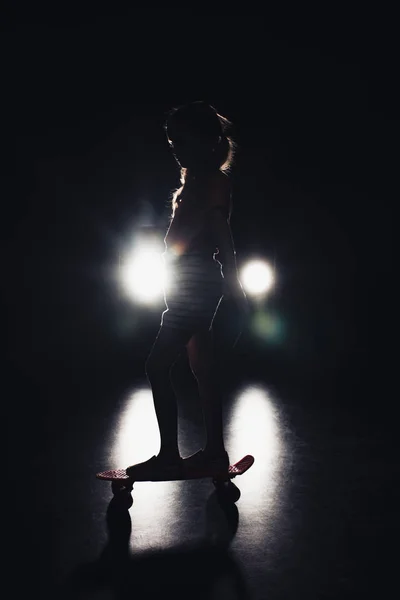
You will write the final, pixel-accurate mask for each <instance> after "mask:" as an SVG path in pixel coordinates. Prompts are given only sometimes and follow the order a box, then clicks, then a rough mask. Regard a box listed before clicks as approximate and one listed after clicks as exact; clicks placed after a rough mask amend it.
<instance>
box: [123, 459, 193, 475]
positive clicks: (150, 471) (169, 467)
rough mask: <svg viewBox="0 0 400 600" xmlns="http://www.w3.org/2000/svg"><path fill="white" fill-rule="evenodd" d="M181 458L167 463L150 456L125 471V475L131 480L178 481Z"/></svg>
mask: <svg viewBox="0 0 400 600" xmlns="http://www.w3.org/2000/svg"><path fill="white" fill-rule="evenodd" d="M182 464H183V460H182V458H180V459H178V460H177V461H175V462H173V463H167V462H165V460H163V459H160V458H159V457H158V456H152V457H151V458H149V460H146V461H144V462H141V463H137V464H135V465H131V466H130V467H128V468H127V469H126V474H127V475H128V476H129V477H132V478H136V479H138V478H141V479H145V480H150V479H154V478H155V479H164V478H165V479H175V478H176V479H180V478H181V475H182Z"/></svg>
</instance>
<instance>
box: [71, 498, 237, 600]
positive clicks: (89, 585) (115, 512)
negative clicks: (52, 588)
mask: <svg viewBox="0 0 400 600" xmlns="http://www.w3.org/2000/svg"><path fill="white" fill-rule="evenodd" d="M131 503H132V500H131V496H130V494H126V495H125V496H124V495H120V497H117V496H114V497H113V498H112V500H111V502H110V504H109V506H108V509H107V516H106V523H107V530H108V542H107V544H106V546H105V548H104V549H103V551H102V552H101V554H100V557H99V558H98V559H97V560H96V561H95V562H93V563H89V564H85V565H82V566H80V567H79V568H78V569H77V570H76V571H75V573H74V574H73V575H72V577H71V579H70V581H69V582H68V585H67V588H68V589H67V590H66V591H68V592H69V593H72V594H74V595H75V594H79V597H81V594H82V593H85V592H87V593H88V594H91V593H93V592H95V591H100V590H101V591H106V590H108V591H109V592H110V593H111V594H112V597H113V598H126V597H127V596H128V597H130V596H132V597H133V595H136V596H137V597H140V598H144V597H145V598H148V599H149V600H150V599H152V598H160V597H162V596H164V597H170V596H172V595H173V597H174V599H175V600H179V599H180V598H187V597H189V596H190V597H191V598H193V600H196V599H199V600H200V599H206V598H218V599H221V600H222V599H223V598H237V599H246V598H249V595H248V591H247V587H246V583H245V580H244V577H243V574H242V572H241V570H240V568H239V566H238V565H237V563H236V561H235V560H234V558H233V557H232V555H231V553H230V552H229V550H228V548H229V545H230V543H231V541H232V539H233V538H234V536H235V534H236V531H237V528H238V523H239V513H238V509H237V507H236V505H235V504H234V503H233V502H229V501H226V500H224V499H222V498H220V496H219V495H218V494H217V492H213V494H211V496H210V497H209V499H208V501H207V506H206V532H205V539H204V540H203V541H202V542H201V543H200V544H198V545H197V546H194V547H193V546H182V547H178V548H175V549H167V550H162V549H161V550H157V551H153V552H146V553H144V554H140V555H138V556H135V555H133V554H132V552H131V550H130V539H131V535H132V533H133V534H134V532H132V522H131V517H130V514H129V508H130V506H131Z"/></svg>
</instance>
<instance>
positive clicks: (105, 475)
mask: <svg viewBox="0 0 400 600" xmlns="http://www.w3.org/2000/svg"><path fill="white" fill-rule="evenodd" d="M253 463H254V456H251V455H250V454H247V455H246V456H244V457H243V458H241V459H240V460H239V461H238V462H236V463H235V464H233V465H230V466H229V468H228V471H227V472H226V473H219V474H218V475H216V474H215V473H210V472H209V471H208V472H207V471H206V470H200V469H196V470H194V469H193V470H192V471H187V472H186V473H184V474H183V475H182V477H178V478H177V477H173V478H172V477H171V478H169V477H165V476H164V477H161V476H160V477H159V478H158V477H157V478H154V477H152V478H151V479H150V478H148V477H145V476H144V475H141V476H139V477H130V476H129V475H127V473H126V471H125V469H112V470H110V471H102V472H101V473H97V474H96V477H97V479H101V480H102V481H111V482H112V483H114V484H121V485H124V484H128V485H129V484H131V485H133V483H134V482H135V481H186V480H189V479H206V478H210V479H213V480H214V481H229V480H230V479H233V478H234V477H237V476H238V475H242V474H243V473H245V472H246V471H247V470H248V469H250V467H251V466H252V464H253Z"/></svg>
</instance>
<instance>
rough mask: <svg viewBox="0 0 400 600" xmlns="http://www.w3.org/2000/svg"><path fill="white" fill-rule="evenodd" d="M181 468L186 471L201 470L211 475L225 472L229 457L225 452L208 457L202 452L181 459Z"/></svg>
mask: <svg viewBox="0 0 400 600" xmlns="http://www.w3.org/2000/svg"><path fill="white" fill-rule="evenodd" d="M183 468H184V469H185V471H187V470H201V471H207V472H211V473H220V472H223V473H225V472H227V471H228V468H229V456H228V453H227V452H224V454H222V455H221V454H220V455H219V456H210V455H209V454H206V453H205V452H204V450H199V451H198V452H196V453H195V454H192V455H191V456H188V457H187V458H184V459H183Z"/></svg>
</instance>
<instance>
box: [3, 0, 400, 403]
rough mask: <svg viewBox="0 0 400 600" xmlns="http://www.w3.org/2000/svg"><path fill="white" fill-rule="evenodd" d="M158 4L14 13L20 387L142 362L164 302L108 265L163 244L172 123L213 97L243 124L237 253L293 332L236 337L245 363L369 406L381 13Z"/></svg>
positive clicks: (379, 321)
mask: <svg viewBox="0 0 400 600" xmlns="http://www.w3.org/2000/svg"><path fill="white" fill-rule="evenodd" d="M149 9H150V10H149V11H147V12H136V13H135V12H134V11H130V12H126V13H122V12H121V13H120V14H106V13H101V12H99V13H98V14H96V15H91V16H88V15H84V14H81V15H79V16H78V15H76V14H75V15H73V14H39V13H36V14H30V15H28V14H25V15H24V14H22V13H21V14H19V15H9V16H8V17H7V18H5V19H4V20H3V33H2V45H3V58H4V59H5V60H4V62H5V71H4V73H3V82H4V87H3V97H4V98H5V99H6V101H7V102H6V109H5V110H4V112H3V122H4V125H5V132H6V134H7V136H8V134H9V135H10V141H8V137H6V138H5V139H6V140H7V145H6V161H5V163H4V165H5V167H6V168H5V180H4V181H5V184H4V187H3V190H4V194H3V201H2V213H3V214H2V216H3V218H2V225H3V234H4V235H3V240H4V242H5V245H4V250H3V254H2V258H3V282H2V283H3V299H4V300H5V305H6V311H5V315H6V324H5V330H6V331H7V332H8V334H9V335H8V337H7V342H9V343H7V349H8V357H9V365H10V370H9V373H11V375H12V382H13V381H15V380H20V379H21V377H22V378H24V377H25V378H27V379H28V380H29V381H31V380H40V379H41V378H43V377H53V378H54V379H55V380H57V377H59V374H60V373H62V374H63V376H65V373H66V372H68V371H71V372H72V371H73V370H74V369H82V371H85V370H86V372H87V373H89V372H92V371H94V372H96V371H98V370H101V369H103V367H105V368H107V370H108V372H109V373H116V374H117V376H118V373H119V369H120V367H121V365H125V366H126V367H128V365H133V364H134V363H135V364H136V365H137V368H138V370H139V371H140V370H141V369H142V366H143V361H144V359H145V357H146V355H147V352H148V350H149V348H150V346H151V344H152V342H153V339H154V335H155V333H156V331H157V329H158V324H159V320H160V315H161V312H162V310H164V306H163V305H162V304H161V303H160V305H159V306H156V307H155V308H152V309H150V308H148V309H143V308H139V307H137V306H136V307H135V306H133V305H132V304H130V303H129V302H127V301H125V300H124V299H122V298H121V296H120V294H119V293H118V291H117V288H116V284H115V280H114V273H115V266H116V265H117V264H118V259H119V255H120V252H121V248H123V247H124V244H126V243H128V242H129V239H130V236H131V235H132V233H133V232H134V231H137V228H138V227H141V226H142V225H143V224H144V225H151V226H152V227H154V228H156V230H157V231H158V232H159V233H160V235H162V234H163V232H164V231H165V228H166V226H167V220H168V214H169V207H168V198H169V193H170V191H171V190H172V189H173V188H174V187H175V186H176V185H177V184H178V170H177V167H176V164H175V163H174V159H173V157H172V156H171V155H170V153H169V151H168V147H167V143H166V139H165V134H164V131H163V124H164V120H165V115H166V113H167V111H168V110H169V109H170V108H171V107H173V106H176V105H179V104H182V103H185V102H187V101H193V100H198V99H204V100H206V101H208V102H210V103H211V104H213V105H214V106H215V107H216V108H217V110H218V111H219V112H220V113H222V114H224V115H225V116H227V117H228V118H229V119H230V120H231V121H232V122H233V123H234V135H235V139H236V142H237V143H238V150H237V155H236V162H235V166H234V169H233V172H232V180H233V186H234V197H233V201H234V212H233V215H232V220H231V225H232V229H233V234H234V239H235V245H236V250H237V255H238V259H239V261H242V262H244V261H245V260H246V258H247V257H250V256H252V255H254V254H257V253H258V254H260V255H261V256H264V257H265V258H267V259H268V260H270V261H273V262H274V264H275V266H276V269H277V274H278V285H277V288H276V291H275V293H274V294H273V296H272V297H271V299H270V300H269V305H268V306H269V307H272V308H273V309H274V310H275V311H276V312H277V313H278V314H279V315H280V317H281V318H282V321H283V322H284V323H285V327H286V337H285V339H284V341H283V342H282V343H281V344H278V345H271V344H267V343H265V342H261V341H260V340H257V339H255V338H252V336H251V335H247V336H246V335H244V336H243V339H242V342H241V345H240V346H239V347H238V352H239V356H240V353H242V356H243V361H245V360H247V361H248V363H249V365H250V364H253V363H254V364H255V363H257V364H262V365H263V366H265V368H266V369H267V370H268V372H269V376H270V378H271V380H274V378H275V379H276V380H278V379H279V380H290V381H303V380H307V381H313V380H321V379H322V380H323V381H324V384H326V385H328V386H334V387H335V389H337V390H338V391H339V392H340V390H342V391H343V392H344V390H345V389H349V388H351V389H353V390H354V393H352V402H354V403H355V404H357V405H358V404H361V405H364V404H368V398H370V401H371V406H374V404H375V402H376V393H377V389H378V388H379V389H381V390H382V389H383V388H382V386H386V385H387V384H388V382H389V375H390V374H391V373H392V372H393V371H392V367H391V366H390V365H391V360H392V359H391V358H390V357H391V356H393V351H392V344H393V343H394V342H393V340H394V338H395V336H394V333H393V324H394V312H393V301H392V296H393V292H392V284H393V283H394V281H395V274H394V273H393V269H394V261H393V253H394V250H393V247H392V233H391V232H392V227H393V225H394V223H395V222H396V218H395V205H396V201H397V195H398V193H397V156H398V153H397V139H398V132H399V123H398V106H397V102H398V92H397V86H396V68H395V65H396V56H397V52H396V50H397V47H396V39H395V35H394V34H393V33H392V32H391V29H390V22H391V18H390V15H383V14H382V15H378V16H379V18H376V17H377V15H368V18H367V16H366V15H365V14H363V15H349V14H347V15H342V14H333V13H332V14H328V13H326V14H316V13H313V14H310V15H307V14H305V13H302V14H298V15H295V14H292V15H290V17H288V15H286V17H285V18H282V17H280V18H277V17H276V16H272V15H271V14H268V15H266V16H265V15H264V16H263V15H262V13H260V15H257V14H254V15H247V14H239V13H233V14H224V12H223V11H221V12H220V13H218V10H217V9H214V10H212V11H210V10H208V9H206V7H204V10H203V11H199V10H194V11H188V12H187V11H184V10H182V11H178V10H176V11H175V12H170V11H163V10H160V9H159V8H158V7H156V6H154V7H151V6H149ZM227 315H229V313H228V312H227V313H225V319H226V318H227V317H226V316H227ZM228 321H229V318H228ZM375 383H376V384H377V386H378V388H376V387H374V384H375ZM14 387H15V386H14ZM339 397H340V394H339V396H338V398H339ZM346 398H347V396H346ZM338 401H339V399H338ZM346 401H347V400H346ZM357 410H358V409H357Z"/></svg>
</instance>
